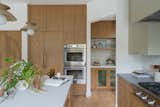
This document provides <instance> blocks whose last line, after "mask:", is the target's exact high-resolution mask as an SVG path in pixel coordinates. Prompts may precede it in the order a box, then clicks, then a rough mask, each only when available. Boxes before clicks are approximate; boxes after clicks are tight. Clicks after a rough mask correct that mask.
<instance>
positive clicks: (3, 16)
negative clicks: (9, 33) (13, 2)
mask: <svg viewBox="0 0 160 107" xmlns="http://www.w3.org/2000/svg"><path fill="white" fill-rule="evenodd" d="M9 9H10V7H9V6H7V5H5V4H2V3H0V25H2V24H6V23H7V21H16V20H17V19H16V17H15V16H14V15H13V14H11V13H10V12H9V11H8V10H9Z"/></svg>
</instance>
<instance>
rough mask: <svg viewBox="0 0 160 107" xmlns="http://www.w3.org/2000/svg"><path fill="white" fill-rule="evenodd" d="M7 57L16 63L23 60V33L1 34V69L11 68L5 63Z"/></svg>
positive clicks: (10, 32)
mask: <svg viewBox="0 0 160 107" xmlns="http://www.w3.org/2000/svg"><path fill="white" fill-rule="evenodd" d="M6 57H11V58H13V59H14V61H19V60H20V59H21V32H19V31H4V32H2V31H1V32H0V67H6V66H9V64H8V63H6V62H5V61H4V59H5V58H6Z"/></svg>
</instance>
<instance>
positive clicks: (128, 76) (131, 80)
mask: <svg viewBox="0 0 160 107" xmlns="http://www.w3.org/2000/svg"><path fill="white" fill-rule="evenodd" d="M118 76H120V77H121V78H123V79H124V80H126V81H128V82H129V83H130V84H132V85H134V86H136V87H138V88H140V89H142V90H144V91H145V92H146V93H148V94H150V95H152V96H154V97H155V98H157V99H159V100H160V97H158V96H157V95H155V94H154V93H152V92H150V91H148V90H146V89H144V88H143V87H141V86H140V85H138V83H139V82H154V79H153V78H150V77H148V78H136V77H134V76H132V74H131V73H130V74H118Z"/></svg>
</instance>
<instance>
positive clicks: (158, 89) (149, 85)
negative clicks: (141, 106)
mask: <svg viewBox="0 0 160 107" xmlns="http://www.w3.org/2000/svg"><path fill="white" fill-rule="evenodd" d="M138 84H139V85H140V86H141V87H143V88H144V89H146V90H148V91H150V92H152V93H154V94H155V95H156V96H158V97H160V83H158V82H140V83H138Z"/></svg>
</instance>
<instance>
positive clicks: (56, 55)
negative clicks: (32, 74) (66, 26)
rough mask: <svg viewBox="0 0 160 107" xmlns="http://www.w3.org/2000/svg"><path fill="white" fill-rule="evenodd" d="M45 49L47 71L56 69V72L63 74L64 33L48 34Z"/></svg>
mask: <svg viewBox="0 0 160 107" xmlns="http://www.w3.org/2000/svg"><path fill="white" fill-rule="evenodd" d="M44 48H45V64H46V69H47V71H49V70H50V69H51V68H54V69H55V71H56V72H61V73H63V33H62V32H47V33H46V35H45V44H44Z"/></svg>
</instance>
